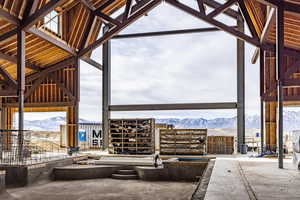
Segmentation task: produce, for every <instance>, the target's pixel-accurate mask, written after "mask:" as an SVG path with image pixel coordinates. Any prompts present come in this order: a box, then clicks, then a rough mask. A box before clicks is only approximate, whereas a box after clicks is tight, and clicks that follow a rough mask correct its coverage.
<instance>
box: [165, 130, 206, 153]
mask: <svg viewBox="0 0 300 200" xmlns="http://www.w3.org/2000/svg"><path fill="white" fill-rule="evenodd" d="M206 146H207V129H161V130H160V154H161V155H204V154H206V152H207V151H206Z"/></svg>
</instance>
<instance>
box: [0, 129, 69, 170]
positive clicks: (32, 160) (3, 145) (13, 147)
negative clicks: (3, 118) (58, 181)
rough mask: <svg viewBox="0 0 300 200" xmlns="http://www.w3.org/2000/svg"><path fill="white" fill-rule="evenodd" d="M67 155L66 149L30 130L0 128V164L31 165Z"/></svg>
mask: <svg viewBox="0 0 300 200" xmlns="http://www.w3.org/2000/svg"><path fill="white" fill-rule="evenodd" d="M66 157H68V155H67V150H66V149H65V148H61V147H60V146H59V145H58V144H56V143H54V142H51V141H49V140H47V138H44V139H40V138H38V139H36V140H32V137H31V132H30V131H18V130H0V165H13V166H19V165H31V164H38V163H43V162H47V161H51V160H58V159H63V158H66Z"/></svg>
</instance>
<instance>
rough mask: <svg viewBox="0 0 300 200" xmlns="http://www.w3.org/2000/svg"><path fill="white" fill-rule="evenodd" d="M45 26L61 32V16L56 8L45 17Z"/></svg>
mask: <svg viewBox="0 0 300 200" xmlns="http://www.w3.org/2000/svg"><path fill="white" fill-rule="evenodd" d="M44 27H45V28H47V29H49V30H50V31H52V32H54V33H56V34H59V33H60V32H59V16H58V12H56V11H55V10H53V11H51V12H50V13H49V14H48V15H46V16H45V17H44Z"/></svg>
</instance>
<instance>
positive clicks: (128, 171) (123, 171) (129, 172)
mask: <svg viewBox="0 0 300 200" xmlns="http://www.w3.org/2000/svg"><path fill="white" fill-rule="evenodd" d="M118 174H121V175H136V171H135V170H133V169H121V170H118Z"/></svg>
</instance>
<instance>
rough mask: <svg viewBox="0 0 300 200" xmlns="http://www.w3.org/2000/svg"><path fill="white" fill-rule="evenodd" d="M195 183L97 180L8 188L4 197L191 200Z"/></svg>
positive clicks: (28, 199)
mask: <svg viewBox="0 0 300 200" xmlns="http://www.w3.org/2000/svg"><path fill="white" fill-rule="evenodd" d="M195 189H196V184H195V183H186V182H145V181H140V180H114V179H93V180H81V181H55V182H49V183H46V184H40V185H34V186H30V187H25V188H14V189H7V191H6V192H4V193H2V194H0V199H1V200H2V199H3V200H100V199H101V200H137V199H138V200H168V199H170V200H187V199H190V198H191V196H192V194H193V192H194V190H195Z"/></svg>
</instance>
